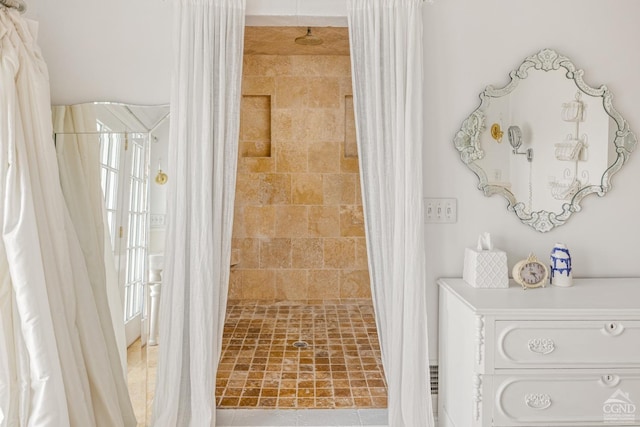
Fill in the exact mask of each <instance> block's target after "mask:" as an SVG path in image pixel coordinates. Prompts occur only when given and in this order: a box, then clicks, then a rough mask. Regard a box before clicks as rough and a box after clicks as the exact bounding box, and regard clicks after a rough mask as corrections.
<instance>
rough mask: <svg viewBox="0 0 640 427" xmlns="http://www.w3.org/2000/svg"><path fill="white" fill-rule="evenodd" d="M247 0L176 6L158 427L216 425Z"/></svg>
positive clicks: (181, 0)
mask: <svg viewBox="0 0 640 427" xmlns="http://www.w3.org/2000/svg"><path fill="white" fill-rule="evenodd" d="M244 14H245V2H244V0H176V3H175V21H174V43H175V44H174V70H173V88H172V94H171V130H170V142H169V158H170V170H173V171H175V173H174V175H173V176H174V178H172V179H170V180H169V184H168V185H169V188H168V195H167V198H168V205H167V216H168V230H167V238H166V243H165V248H166V249H165V270H164V274H163V292H162V298H161V300H160V319H161V321H160V335H159V341H160V344H159V345H160V352H159V358H158V372H157V386H156V394H155V402H154V415H153V418H154V426H155V427H187V426H193V427H196V426H197V427H201V426H213V425H215V406H216V402H215V382H216V370H217V366H218V359H219V357H220V352H221V345H222V329H223V326H224V317H225V310H226V305H227V288H228V281H229V268H230V261H231V230H232V226H233V203H234V196H235V182H236V168H237V166H236V165H237V153H238V134H239V126H240V97H241V92H240V83H241V79H242V51H243V41H244Z"/></svg>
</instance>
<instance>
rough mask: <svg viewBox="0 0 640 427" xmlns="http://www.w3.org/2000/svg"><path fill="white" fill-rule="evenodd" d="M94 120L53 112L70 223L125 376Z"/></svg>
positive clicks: (81, 110) (88, 114)
mask: <svg viewBox="0 0 640 427" xmlns="http://www.w3.org/2000/svg"><path fill="white" fill-rule="evenodd" d="M96 121H97V120H96V116H95V113H94V110H93V108H92V106H90V105H87V104H82V105H58V106H55V107H53V128H54V129H58V130H60V131H61V132H63V134H60V135H58V139H57V140H56V154H57V156H58V169H59V170H60V185H61V186H62V193H63V194H64V198H65V202H66V205H67V207H68V209H69V213H70V214H71V220H72V221H73V225H74V227H75V229H76V233H77V234H78V237H79V239H80V244H81V246H82V252H83V254H84V258H85V262H86V264H87V269H88V271H89V277H90V278H91V283H92V285H93V289H94V292H95V295H96V299H97V300H98V301H100V304H99V306H98V309H99V312H98V314H99V316H100V318H101V324H102V325H103V326H105V327H107V328H108V329H107V330H105V331H103V333H104V336H105V339H106V340H107V348H108V349H109V352H110V354H109V357H110V360H111V361H112V362H113V369H114V370H115V369H117V366H116V363H118V364H120V368H121V369H122V372H123V375H124V376H125V377H126V373H127V345H126V339H125V331H124V320H123V319H124V312H123V307H122V303H123V296H124V295H123V294H121V292H120V286H119V285H118V278H117V272H116V267H115V264H116V261H115V257H114V256H113V250H112V248H111V239H110V235H109V230H108V228H107V227H105V223H106V209H105V204H104V196H103V193H102V188H101V184H100V141H99V140H98V139H97V138H96V137H95V135H94V134H86V133H84V132H85V130H86V129H92V128H93V129H95V126H96ZM118 387H119V395H121V396H123V397H125V398H127V396H128V391H127V388H126V384H125V383H124V381H119V382H118Z"/></svg>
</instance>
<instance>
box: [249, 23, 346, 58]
mask: <svg viewBox="0 0 640 427" xmlns="http://www.w3.org/2000/svg"><path fill="white" fill-rule="evenodd" d="M311 31H312V32H313V35H314V36H315V37H318V38H320V39H322V44H321V45H316V46H303V45H299V44H296V43H295V42H294V40H295V39H296V38H298V37H300V36H303V35H305V34H306V33H307V27H245V30H244V53H245V55H349V29H348V28H346V27H311Z"/></svg>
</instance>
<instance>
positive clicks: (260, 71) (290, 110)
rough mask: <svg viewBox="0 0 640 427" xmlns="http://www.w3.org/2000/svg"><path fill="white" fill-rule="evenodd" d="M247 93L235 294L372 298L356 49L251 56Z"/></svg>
mask: <svg viewBox="0 0 640 427" xmlns="http://www.w3.org/2000/svg"><path fill="white" fill-rule="evenodd" d="M242 92H243V103H242V116H241V128H240V150H239V151H240V153H239V158H238V177H237V186H236V202H235V215H234V229H233V256H232V263H234V264H235V265H234V266H233V267H232V268H231V278H230V283H229V298H234V299H286V300H313V299H339V298H370V297H371V294H370V288H369V273H368V269H367V255H366V246H365V237H364V220H363V213H362V199H361V192H360V179H359V173H358V172H359V171H358V158H357V150H356V149H355V131H354V121H353V102H352V99H351V95H352V91H351V69H350V58H349V57H348V56H329V55H325V56H309V55H294V56H281V55H274V56H270V55H245V58H244V70H243V84H242ZM345 150H346V155H345Z"/></svg>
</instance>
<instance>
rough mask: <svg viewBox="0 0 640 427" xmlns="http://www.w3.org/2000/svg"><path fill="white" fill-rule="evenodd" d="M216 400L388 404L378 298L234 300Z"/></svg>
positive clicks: (250, 404)
mask: <svg viewBox="0 0 640 427" xmlns="http://www.w3.org/2000/svg"><path fill="white" fill-rule="evenodd" d="M297 342H305V343H307V344H308V346H307V347H306V348H296V347H295V346H294V343H297ZM216 398H217V404H218V407H219V408H221V409H224V408H263V409H269V408H270V409H274V408H281V409H284V408H385V407H386V400H387V389H386V384H385V380H384V373H383V370H382V361H381V356H380V348H379V344H378V336H377V331H376V326H375V320H374V315H373V306H372V303H371V301H370V300H361V299H357V300H340V301H337V300H325V301H306V302H291V301H284V302H264V301H259V302H257V301H243V300H230V301H229V302H228V304H227V318H226V321H225V326H224V336H223V351H222V357H221V360H220V364H219V366H218V374H217V382H216Z"/></svg>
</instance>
